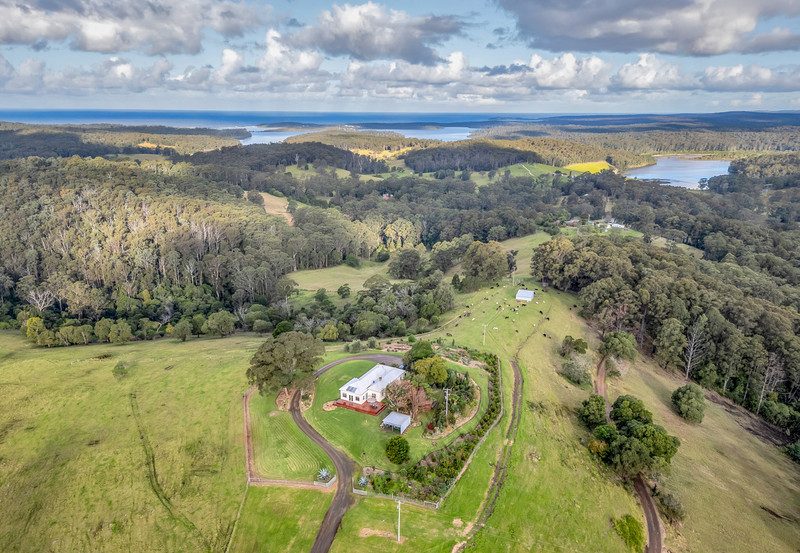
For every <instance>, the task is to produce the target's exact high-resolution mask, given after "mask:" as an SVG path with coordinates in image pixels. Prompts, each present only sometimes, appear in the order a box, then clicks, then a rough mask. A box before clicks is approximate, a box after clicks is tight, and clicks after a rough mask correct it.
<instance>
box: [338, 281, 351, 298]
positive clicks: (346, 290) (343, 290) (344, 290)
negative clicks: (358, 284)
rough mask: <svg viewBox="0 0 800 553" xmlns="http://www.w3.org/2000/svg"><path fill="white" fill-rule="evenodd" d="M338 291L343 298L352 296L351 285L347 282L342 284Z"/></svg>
mask: <svg viewBox="0 0 800 553" xmlns="http://www.w3.org/2000/svg"><path fill="white" fill-rule="evenodd" d="M336 293H337V294H339V297H340V298H342V299H344V298H349V297H350V285H349V284H347V283H345V284H342V285H341V286H339V288H338V289H337V290H336Z"/></svg>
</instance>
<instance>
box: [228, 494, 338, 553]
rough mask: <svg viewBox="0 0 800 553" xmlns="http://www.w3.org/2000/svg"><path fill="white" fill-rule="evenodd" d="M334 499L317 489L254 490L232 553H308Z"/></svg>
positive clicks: (234, 541) (238, 529)
mask: <svg viewBox="0 0 800 553" xmlns="http://www.w3.org/2000/svg"><path fill="white" fill-rule="evenodd" d="M332 497H333V494H331V493H325V492H322V491H315V490H301V489H291V488H256V487H252V488H250V489H249V490H248V491H247V499H246V500H245V503H244V506H243V507H242V514H241V517H240V518H239V524H238V525H237V527H236V536H235V537H234V540H233V543H232V545H231V548H230V551H231V552H233V553H283V552H287V553H293V552H296V553H301V552H302V553H306V552H307V551H309V550H310V549H311V546H312V545H313V543H314V538H315V537H316V535H317V529H318V528H319V525H320V524H322V519H323V517H324V516H325V511H327V510H328V505H330V502H331V498H332Z"/></svg>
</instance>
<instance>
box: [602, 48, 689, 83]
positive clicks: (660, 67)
mask: <svg viewBox="0 0 800 553" xmlns="http://www.w3.org/2000/svg"><path fill="white" fill-rule="evenodd" d="M612 83H613V84H614V86H615V87H616V88H619V89H623V90H653V89H670V88H671V89H676V88H684V86H687V85H688V84H689V83H688V80H687V78H686V77H684V76H682V75H681V72H680V69H678V66H677V65H674V64H672V63H667V62H664V61H662V60H661V59H660V58H658V56H656V55H654V54H641V55H640V56H639V59H638V60H637V61H636V62H634V63H626V64H624V65H623V66H622V67H620V68H619V70H618V71H617V73H616V75H614V77H613V78H612Z"/></svg>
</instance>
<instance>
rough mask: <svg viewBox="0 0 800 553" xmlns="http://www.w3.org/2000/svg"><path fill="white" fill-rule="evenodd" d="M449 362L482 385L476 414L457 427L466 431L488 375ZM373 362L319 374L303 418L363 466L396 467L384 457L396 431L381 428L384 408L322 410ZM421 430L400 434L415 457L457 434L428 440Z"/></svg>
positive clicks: (471, 424)
mask: <svg viewBox="0 0 800 553" xmlns="http://www.w3.org/2000/svg"><path fill="white" fill-rule="evenodd" d="M448 364H449V366H450V368H453V369H455V370H459V371H467V372H468V373H469V374H470V377H471V378H472V379H473V380H474V381H475V382H476V383H477V384H478V385H479V386H480V388H481V398H480V406H479V411H478V415H477V416H476V417H475V418H473V419H472V420H470V421H468V422H467V423H466V424H465V425H464V426H462V427H461V428H460V430H462V431H466V430H469V429H470V428H472V427H474V426H475V424H477V421H478V419H479V418H480V413H482V411H483V409H485V407H486V404H487V395H486V394H487V388H486V386H487V381H488V378H487V376H486V373H485V372H484V371H482V370H480V369H473V368H469V369H468V368H465V367H461V366H459V365H455V364H453V363H448ZM374 365H375V363H374V362H372V361H350V362H347V363H342V364H341V365H337V366H335V367H333V368H332V369H330V370H329V371H328V372H326V373H325V374H324V375H322V376H321V377H320V378H319V379H318V380H317V389H316V393H315V396H314V404H313V406H312V407H311V409H310V410H308V411H306V418H307V419H308V421H309V422H310V423H311V424H312V425H314V428H316V429H317V430H318V431H319V432H320V434H322V435H323V436H325V437H326V438H327V439H328V440H329V441H330V442H331V443H333V444H335V445H338V446H339V447H341V448H342V449H343V450H344V451H346V452H347V453H349V454H350V456H351V457H352V458H353V459H355V460H356V462H358V463H359V464H361V465H362V466H374V467H381V468H386V469H390V470H391V469H396V468H397V466H396V465H394V464H392V463H391V462H390V461H389V460H388V459H387V458H386V452H385V451H384V448H385V447H386V442H387V441H388V440H389V438H391V437H392V436H395V435H396V434H395V433H392V432H389V431H386V430H382V429H381V428H380V421H381V420H382V419H383V418H384V417H385V416H386V415H387V414H388V412H387V411H384V412H383V413H381V414H379V415H377V416H372V415H366V414H363V413H357V412H355V411H350V410H348V409H334V410H333V411H325V410H324V409H323V408H322V406H323V405H324V404H325V402H327V401H333V400H335V399H336V398H338V397H339V388H340V387H341V386H342V385H343V384H345V383H346V382H347V381H349V380H350V379H351V378H353V377H356V376H361V375H362V374H364V373H365V372H367V371H368V370H369V369H371V368H372V367H373V366H374ZM423 430H424V426H423V425H419V426H413V427H411V428H409V429H408V430H406V432H405V434H403V436H404V437H405V438H406V439H407V440H408V442H409V445H410V446H411V458H412V459H414V460H416V459H419V458H420V457H422V456H423V455H425V454H426V453H428V452H429V451H431V450H433V449H436V448H439V447H442V446H444V445H446V444H447V443H449V442H450V441H452V440H453V439H454V438H455V437H456V436H457V433H456V432H453V433H451V434H450V435H449V436H445V437H444V438H441V439H439V440H431V439H429V438H426V437H425V436H424V435H423Z"/></svg>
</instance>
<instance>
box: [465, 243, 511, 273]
mask: <svg viewBox="0 0 800 553" xmlns="http://www.w3.org/2000/svg"><path fill="white" fill-rule="evenodd" d="M463 264H464V273H465V274H466V275H467V276H470V277H473V278H475V279H477V280H479V281H482V282H496V281H498V280H500V279H501V278H502V277H503V276H505V275H506V274H508V255H507V254H506V251H505V250H504V249H503V247H502V246H501V245H500V244H499V243H498V242H488V243H483V242H473V243H472V245H471V246H470V247H469V248H467V251H466V253H465V254H464V261H463Z"/></svg>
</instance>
